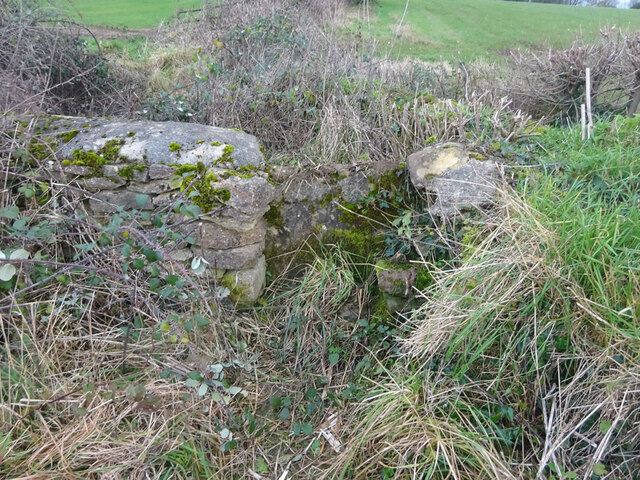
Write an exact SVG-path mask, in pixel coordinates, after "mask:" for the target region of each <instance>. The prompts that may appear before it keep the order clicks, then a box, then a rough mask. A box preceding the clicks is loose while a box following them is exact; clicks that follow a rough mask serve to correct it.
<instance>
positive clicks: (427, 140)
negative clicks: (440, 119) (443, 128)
mask: <svg viewBox="0 0 640 480" xmlns="http://www.w3.org/2000/svg"><path fill="white" fill-rule="evenodd" d="M437 141H438V140H436V137H434V136H431V137H429V138H427V139H426V140H425V141H424V144H425V145H431V144H432V143H436V142H437Z"/></svg>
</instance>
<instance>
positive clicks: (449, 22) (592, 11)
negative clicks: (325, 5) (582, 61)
mask: <svg viewBox="0 0 640 480" xmlns="http://www.w3.org/2000/svg"><path fill="white" fill-rule="evenodd" d="M405 6H406V2H405V0H379V1H378V3H377V7H376V8H375V9H373V8H371V9H370V12H371V13H372V14H373V12H375V14H374V15H372V16H371V17H370V20H371V21H370V23H369V24H370V28H371V33H372V34H373V36H375V37H377V38H378V39H379V41H380V47H381V50H382V51H383V52H385V51H386V52H389V53H391V54H392V55H393V56H396V55H398V56H401V57H418V58H422V59H425V60H438V59H440V58H444V59H451V58H460V59H470V58H475V57H479V56H493V55H495V54H496V53H498V52H500V51H502V50H505V49H510V48H518V47H520V48H522V47H530V46H545V45H550V46H564V45H567V44H569V43H571V42H572V40H573V39H574V38H575V37H576V35H583V36H584V37H585V38H587V39H591V38H594V37H595V36H596V35H598V32H599V31H600V29H602V28H604V27H607V26H612V25H615V26H617V27H618V28H622V29H623V30H626V29H631V30H638V29H640V10H623V9H614V8H594V7H572V6H565V5H549V4H540V3H521V2H508V1H501V0H428V1H426V0H418V1H415V0H414V1H409V4H408V6H407V9H406V14H405V16H404V21H403V22H402V26H401V27H400V29H398V25H399V24H400V20H401V19H402V17H403V12H404V10H405ZM361 12H362V13H361V15H360V16H359V17H360V19H363V18H364V20H363V21H362V22H361V27H362V29H363V31H364V32H367V30H368V22H367V21H366V18H365V17H366V13H364V9H362V10H361Z"/></svg>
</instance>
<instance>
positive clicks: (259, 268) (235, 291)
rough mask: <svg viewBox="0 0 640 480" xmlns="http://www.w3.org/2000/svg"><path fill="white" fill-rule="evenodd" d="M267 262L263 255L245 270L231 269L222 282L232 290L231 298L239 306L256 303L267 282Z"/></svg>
mask: <svg viewBox="0 0 640 480" xmlns="http://www.w3.org/2000/svg"><path fill="white" fill-rule="evenodd" d="M266 272H267V264H266V261H265V257H264V255H262V256H261V257H260V258H259V259H258V261H257V262H256V264H255V265H254V266H253V267H251V268H248V269H245V270H238V271H229V272H226V273H225V274H224V276H223V277H222V280H221V281H220V283H221V284H222V285H223V286H225V287H227V288H228V289H229V290H230V292H231V293H230V294H229V298H230V299H231V300H232V301H233V302H234V303H235V304H236V305H237V306H239V307H244V306H248V305H252V304H254V303H255V302H256V301H257V300H258V298H260V295H261V294H262V289H263V288H264V284H265V276H266Z"/></svg>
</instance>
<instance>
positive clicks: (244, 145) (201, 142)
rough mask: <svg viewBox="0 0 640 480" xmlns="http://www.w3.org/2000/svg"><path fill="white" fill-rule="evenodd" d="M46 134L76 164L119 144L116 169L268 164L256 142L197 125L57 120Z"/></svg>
mask: <svg viewBox="0 0 640 480" xmlns="http://www.w3.org/2000/svg"><path fill="white" fill-rule="evenodd" d="M42 133H43V134H47V135H49V134H50V135H51V136H52V137H55V138H57V139H59V140H60V142H61V145H60V149H59V150H58V158H59V159H60V160H64V159H74V157H75V156H77V151H78V150H84V151H93V152H97V151H98V150H100V149H103V147H104V146H105V144H107V142H113V141H117V142H118V144H119V151H118V162H117V163H128V164H137V165H156V164H165V165H175V164H180V165H185V164H197V163H198V162H202V163H203V164H204V165H205V166H212V165H220V166H221V167H224V168H240V167H246V166H254V167H258V168H260V167H263V163H264V157H263V155H262V152H261V151H260V145H259V144H258V141H257V140H256V138H255V137H254V136H252V135H248V134H246V133H243V132H240V131H237V130H230V129H225V128H219V127H210V126H207V125H200V124H196V123H179V122H149V121H133V120H132V121H128V120H122V119H113V120H110V119H105V118H78V117H56V119H54V120H52V121H51V122H48V124H47V126H46V127H45V128H44V129H43V132H42ZM74 152H76V154H75V155H74ZM114 163H115V162H114Z"/></svg>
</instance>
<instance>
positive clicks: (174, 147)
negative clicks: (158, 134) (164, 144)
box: [169, 142, 182, 152]
mask: <svg viewBox="0 0 640 480" xmlns="http://www.w3.org/2000/svg"><path fill="white" fill-rule="evenodd" d="M181 148H182V145H180V144H179V143H176V142H171V143H170V144H169V150H171V151H172V152H179V151H180V149H181Z"/></svg>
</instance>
